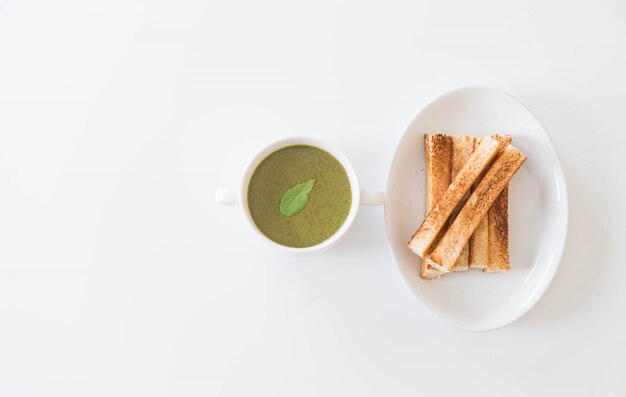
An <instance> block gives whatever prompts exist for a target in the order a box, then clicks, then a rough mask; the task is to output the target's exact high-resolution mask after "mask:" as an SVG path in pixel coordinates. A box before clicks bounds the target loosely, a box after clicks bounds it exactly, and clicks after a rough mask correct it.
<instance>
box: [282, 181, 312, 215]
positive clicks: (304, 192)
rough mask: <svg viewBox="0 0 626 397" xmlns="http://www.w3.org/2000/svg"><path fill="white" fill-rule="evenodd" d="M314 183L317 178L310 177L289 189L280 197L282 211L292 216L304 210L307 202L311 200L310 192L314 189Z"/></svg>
mask: <svg viewBox="0 0 626 397" xmlns="http://www.w3.org/2000/svg"><path fill="white" fill-rule="evenodd" d="M314 183H315V179H309V180H308V181H306V182H304V183H299V184H297V185H296V186H294V187H292V188H291V189H289V190H287V191H286V192H285V194H283V197H282V198H281V199H280V213H281V214H283V215H285V216H292V215H295V214H297V213H298V212H300V211H302V208H304V205H305V204H306V202H307V201H309V193H311V190H313V184H314Z"/></svg>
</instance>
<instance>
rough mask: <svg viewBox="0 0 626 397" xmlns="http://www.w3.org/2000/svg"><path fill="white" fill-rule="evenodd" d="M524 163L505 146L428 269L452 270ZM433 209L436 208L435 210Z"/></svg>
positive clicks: (441, 244)
mask: <svg viewBox="0 0 626 397" xmlns="http://www.w3.org/2000/svg"><path fill="white" fill-rule="evenodd" d="M483 139H485V138H483ZM493 140H494V141H496V142H497V140H495V139H493ZM479 146H480V145H479ZM472 157H473V156H472ZM525 160H526V156H525V155H524V154H523V153H522V152H521V151H520V150H519V149H517V148H515V147H514V146H512V145H507V146H506V148H505V149H504V150H503V151H502V153H501V154H500V155H499V156H498V157H497V159H496V160H495V161H494V162H493V165H492V166H491V167H490V168H489V170H488V171H487V173H486V174H485V176H484V177H483V178H482V180H481V181H480V182H479V183H478V185H477V186H476V188H475V189H474V191H473V192H472V194H471V195H470V197H469V199H468V200H467V202H466V203H465V205H464V206H463V208H462V209H461V211H460V212H459V214H458V216H457V217H456V219H454V221H453V222H452V225H451V226H450V227H449V228H448V230H447V231H446V232H445V234H444V235H443V236H442V237H441V239H440V241H439V242H438V243H437V246H436V247H435V248H434V250H433V251H432V253H431V255H430V258H429V261H428V264H429V265H431V266H433V267H434V268H436V269H439V270H441V271H443V272H446V271H450V270H451V269H452V267H453V266H454V264H455V262H456V260H457V259H458V257H459V256H460V255H461V251H462V250H463V247H464V246H465V244H466V243H467V241H468V240H469V239H470V236H471V235H472V233H473V232H474V231H475V230H476V228H477V227H478V224H479V223H480V220H481V219H482V218H483V217H484V216H485V215H487V213H488V211H489V208H490V207H491V205H492V204H493V203H494V202H495V201H496V199H497V198H498V196H499V195H500V193H501V192H502V191H503V190H504V188H505V187H506V186H507V184H508V183H509V181H510V180H511V178H512V177H513V175H515V173H516V172H517V170H518V169H519V167H521V165H522V164H523V163H524V161H525ZM470 161H471V159H470ZM461 172H463V171H461ZM454 182H456V179H455V180H454ZM454 182H453V183H454ZM444 197H445V195H444ZM436 208H437V205H435V207H434V209H436ZM434 209H433V210H434ZM431 212H432V211H431ZM418 232H419V230H418Z"/></svg>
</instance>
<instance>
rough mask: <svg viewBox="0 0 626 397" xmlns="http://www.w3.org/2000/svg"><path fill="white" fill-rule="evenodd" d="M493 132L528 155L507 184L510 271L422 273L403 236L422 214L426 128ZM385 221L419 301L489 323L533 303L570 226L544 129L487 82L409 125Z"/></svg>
mask: <svg viewBox="0 0 626 397" xmlns="http://www.w3.org/2000/svg"><path fill="white" fill-rule="evenodd" d="M493 132H499V133H501V134H509V135H511V136H512V137H513V142H512V143H513V144H514V145H515V146H517V147H518V148H520V149H521V150H522V151H523V152H524V153H525V154H526V155H527V156H528V160H526V162H525V163H524V165H523V166H522V168H521V169H520V170H519V171H518V173H517V174H516V175H515V176H514V177H513V179H512V180H511V183H510V190H509V225H510V226H509V228H510V231H509V250H510V258H511V270H510V271H509V272H504V273H489V274H486V273H482V272H481V271H478V270H470V271H468V272H461V273H451V274H448V275H445V276H443V277H441V278H440V279H437V280H423V279H421V278H420V276H419V266H420V263H421V259H420V258H419V257H418V256H416V255H415V254H414V253H412V252H411V251H410V250H409V249H408V248H407V241H408V240H409V239H410V238H411V236H412V235H413V233H414V232H415V230H417V228H418V227H419V225H420V223H421V222H422V220H423V219H424V206H425V185H426V178H425V172H424V134H425V133H448V134H452V135H476V136H483V135H488V134H490V133H493ZM385 221H386V226H387V235H388V238H389V242H390V245H391V250H392V252H393V256H394V258H395V260H396V263H397V264H398V267H399V268H400V272H401V273H402V276H403V277H404V280H405V281H406V283H407V285H408V286H409V288H410V289H411V290H412V291H413V293H414V294H415V296H416V297H417V298H418V299H419V300H420V302H421V303H422V304H423V305H424V306H425V307H426V308H427V309H428V310H430V311H431V312H432V313H434V314H436V315H437V316H439V317H441V318H442V319H444V320H446V321H447V322H449V323H451V324H453V325H455V326H457V327H460V328H463V329H467V330H471V331H487V330H492V329H495V328H499V327H502V326H505V325H507V324H509V323H511V322H513V321H515V320H516V319H518V318H519V317H520V316H522V315H523V314H524V313H526V312H527V311H528V310H529V309H530V308H531V307H533V305H534V304H535V303H536V302H537V301H538V300H539V298H540V297H541V295H542V294H543V293H544V291H545V290H546V288H547V287H548V285H549V284H550V282H551V281H552V278H553V277H554V274H555V273H556V270H557V268H558V266H559V261H560V259H561V253H562V252H563V246H564V244H565V236H566V232H567V191H566V188H565V178H564V177H563V171H562V170H561V164H560V163H559V159H558V158H557V155H556V152H555V151H554V147H553V146H552V143H551V141H550V138H549V137H548V134H547V133H546V131H545V129H544V128H543V127H542V126H541V124H540V123H539V121H538V120H537V119H536V118H535V116H534V115H533V114H532V113H531V112H530V111H529V110H528V109H526V108H525V107H524V106H523V105H522V104H521V103H520V102H518V101H517V100H516V99H515V98H513V97H512V96H510V95H509V94H507V93H505V92H502V91H498V90H496V89H492V88H485V87H468V88H461V89H458V90H455V91H452V92H449V93H447V94H445V95H443V96H441V97H439V98H437V99H436V100H434V101H433V102H432V103H430V104H429V105H428V106H426V108H424V110H422V111H421V112H420V113H419V114H418V115H417V116H416V117H415V119H414V120H413V121H412V122H411V124H409V126H408V127H407V128H406V130H405V132H404V135H403V136H402V138H401V139H400V142H399V143H398V146H397V148H396V151H395V154H394V157H393V160H392V162H391V168H390V170H389V180H388V185H387V199H386V204H385Z"/></svg>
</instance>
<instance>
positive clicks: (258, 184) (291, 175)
mask: <svg viewBox="0 0 626 397" xmlns="http://www.w3.org/2000/svg"><path fill="white" fill-rule="evenodd" d="M310 179H315V184H314V186H313V190H312V191H311V192H310V193H309V196H308V197H309V199H308V201H307V202H306V204H305V205H304V208H303V209H302V210H301V211H300V212H298V213H297V214H295V215H292V216H285V215H283V214H282V213H281V212H280V209H279V205H280V200H281V197H282V196H283V194H285V192H286V191H287V190H289V189H290V188H292V187H293V186H294V185H296V184H299V183H303V182H306V181H308V180H310ZM351 204H352V191H351V189H350V181H349V180H348V174H347V173H346V170H345V169H344V168H343V166H342V165H341V163H339V161H338V160H337V159H336V158H334V157H333V156H332V155H331V154H330V153H328V152H326V151H324V150H322V149H319V148H316V147H313V146H307V145H295V146H287V147H285V148H282V149H280V150H277V151H275V152H273V153H271V154H270V155H269V156H267V157H266V158H265V159H264V160H263V161H261V163H260V164H259V165H258V167H257V168H256V169H255V170H254V173H253V174H252V178H251V179H250V184H249V186H248V207H249V209H250V214H251V215H252V219H253V220H254V223H256V225H257V227H258V228H259V230H261V232H263V234H265V235H266V236H267V237H269V238H270V239H271V240H273V241H275V242H277V243H278V244H282V245H286V246H288V247H298V248H302V247H310V246H313V245H317V244H319V243H321V242H322V241H324V240H326V239H327V238H329V237H330V236H332V235H333V234H335V232H336V231H337V229H339V227H340V226H341V225H342V224H343V222H344V221H345V220H346V217H347V216H348V213H349V212H350V206H351Z"/></svg>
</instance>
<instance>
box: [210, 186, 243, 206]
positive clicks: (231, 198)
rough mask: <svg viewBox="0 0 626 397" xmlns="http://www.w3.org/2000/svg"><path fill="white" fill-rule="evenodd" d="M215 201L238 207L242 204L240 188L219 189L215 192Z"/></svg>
mask: <svg viewBox="0 0 626 397" xmlns="http://www.w3.org/2000/svg"><path fill="white" fill-rule="evenodd" d="M215 202H216V203H217V204H219V205H225V206H228V207H238V206H239V205H240V204H241V203H240V202H239V190H237V189H217V191H216V192H215Z"/></svg>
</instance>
